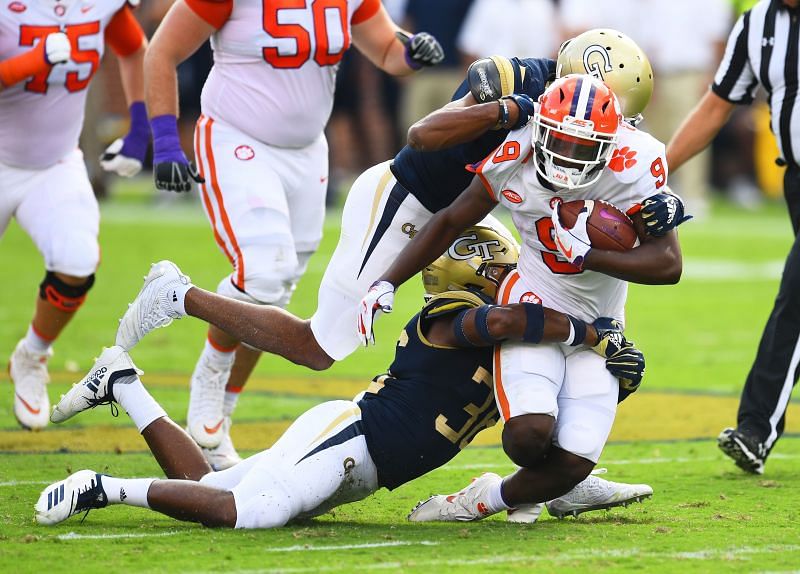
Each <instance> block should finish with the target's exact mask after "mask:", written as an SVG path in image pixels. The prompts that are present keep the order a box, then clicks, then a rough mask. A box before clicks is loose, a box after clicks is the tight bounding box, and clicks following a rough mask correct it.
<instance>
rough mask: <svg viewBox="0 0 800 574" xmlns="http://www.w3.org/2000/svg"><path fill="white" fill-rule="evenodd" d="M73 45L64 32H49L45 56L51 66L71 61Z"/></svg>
mask: <svg viewBox="0 0 800 574" xmlns="http://www.w3.org/2000/svg"><path fill="white" fill-rule="evenodd" d="M71 53H72V45H71V44H70V42H69V38H68V37H67V35H66V34H65V33H64V32H53V33H52V34H48V36H47V38H45V40H44V57H45V58H46V59H47V63H48V64H50V65H51V66H55V65H56V64H63V63H65V62H69V56H70V54H71Z"/></svg>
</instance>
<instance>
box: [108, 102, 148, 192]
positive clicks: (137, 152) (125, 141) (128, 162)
mask: <svg viewBox="0 0 800 574" xmlns="http://www.w3.org/2000/svg"><path fill="white" fill-rule="evenodd" d="M130 115H131V127H130V130H129V131H128V135H126V136H125V137H124V138H121V139H117V140H114V142H112V144H111V145H110V146H108V147H107V148H106V151H105V152H103V155H101V156H100V165H101V166H102V167H103V169H104V170H106V171H113V172H116V173H117V174H118V175H121V176H123V177H131V176H134V175H136V174H137V173H139V171H140V170H141V169H142V164H143V163H144V157H145V155H146V154H147V146H148V145H150V122H148V121H147V108H146V107H145V105H144V102H133V103H132V104H131V107H130Z"/></svg>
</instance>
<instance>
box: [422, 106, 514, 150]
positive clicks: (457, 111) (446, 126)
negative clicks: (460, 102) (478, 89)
mask: <svg viewBox="0 0 800 574" xmlns="http://www.w3.org/2000/svg"><path fill="white" fill-rule="evenodd" d="M514 110H515V112H516V111H517V110H516V107H515V106H514ZM509 114H510V111H509ZM499 119H500V106H499V105H498V103H497V102H488V103H485V104H476V105H472V106H468V107H459V108H455V107H445V108H440V109H438V110H436V111H435V112H431V113H430V114H428V115H427V116H425V117H424V118H422V119H421V120H419V121H417V122H416V123H415V124H414V125H412V126H411V127H410V128H409V130H408V145H409V146H411V147H412V148H413V149H416V150H419V151H436V150H440V149H443V148H447V147H451V146H454V145H457V144H460V143H465V142H469V141H472V140H474V139H475V138H477V137H479V136H481V135H483V134H484V133H486V132H487V131H489V130H490V129H492V128H494V127H495V126H496V125H497V122H498V120H499ZM514 121H516V118H515V119H514Z"/></svg>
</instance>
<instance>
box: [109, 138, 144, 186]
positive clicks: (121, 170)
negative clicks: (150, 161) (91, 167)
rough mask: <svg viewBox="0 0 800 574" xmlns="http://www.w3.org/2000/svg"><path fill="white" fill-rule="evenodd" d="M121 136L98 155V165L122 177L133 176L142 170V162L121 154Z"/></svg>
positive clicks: (122, 143)
mask: <svg viewBox="0 0 800 574" xmlns="http://www.w3.org/2000/svg"><path fill="white" fill-rule="evenodd" d="M124 143H125V142H124V141H122V138H118V139H115V140H114V141H113V142H111V145H110V146H108V147H107V148H106V151H104V152H103V155H101V156H100V165H101V166H102V168H103V169H104V170H106V171H114V172H116V173H117V175H121V176H122V177H133V176H134V175H136V174H137V173H139V172H140V171H141V170H142V162H140V161H139V160H138V159H136V158H133V157H128V156H124V155H122V154H121V153H120V152H121V151H122V146H123V145H124Z"/></svg>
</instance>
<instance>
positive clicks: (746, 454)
mask: <svg viewBox="0 0 800 574" xmlns="http://www.w3.org/2000/svg"><path fill="white" fill-rule="evenodd" d="M717 445H718V446H719V448H720V450H722V452H724V453H725V454H726V455H728V456H729V457H731V458H732V459H733V461H734V462H735V463H736V466H738V467H739V468H741V469H742V470H743V471H745V472H749V473H751V474H764V462H765V461H766V458H767V449H766V447H765V446H764V443H761V442H758V440H757V439H756V438H754V437H752V436H750V435H748V434H745V433H743V432H742V431H740V430H738V429H732V428H726V429H725V430H723V431H722V432H721V433H719V436H718V437H717Z"/></svg>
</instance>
